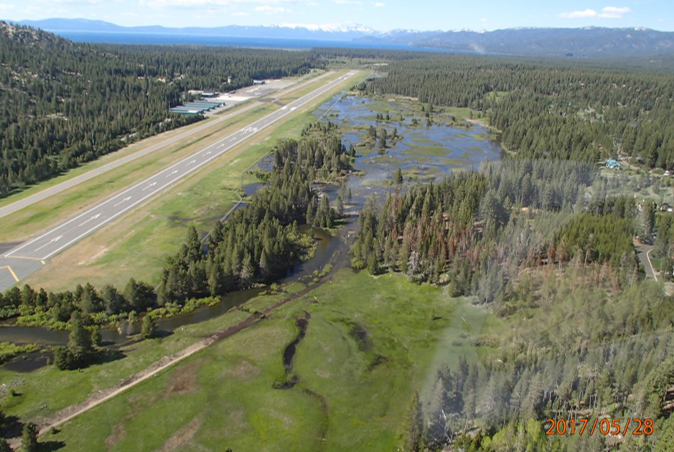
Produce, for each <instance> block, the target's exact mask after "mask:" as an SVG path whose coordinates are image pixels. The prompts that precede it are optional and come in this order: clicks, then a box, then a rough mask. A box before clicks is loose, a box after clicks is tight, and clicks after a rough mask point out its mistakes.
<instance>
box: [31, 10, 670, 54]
mask: <svg viewBox="0 0 674 452" xmlns="http://www.w3.org/2000/svg"><path fill="white" fill-rule="evenodd" d="M21 24H22V25H30V26H33V27H38V28H43V29H45V30H47V31H53V32H56V33H58V32H68V31H69V32H96V33H100V32H104V33H157V34H171V35H200V36H224V37H237V38H238V37H241V38H278V39H313V40H324V41H336V42H345V44H344V46H345V47H348V44H346V43H348V42H350V41H361V42H371V43H372V45H373V46H376V45H377V44H376V43H388V44H390V43H393V44H403V45H408V46H412V47H415V46H416V47H430V48H439V49H443V50H451V51H469V52H479V53H483V52H486V53H490V52H493V53H505V54H515V55H551V56H554V55H557V56H560V55H566V56H612V57H615V56H623V57H624V56H643V55H656V54H663V53H671V52H674V33H671V32H661V31H656V30H651V29H647V28H641V27H636V28H601V27H584V28H532V27H521V28H511V29H505V30H494V31H484V30H481V31H471V30H455V31H447V32H444V31H439V30H437V31H418V30H410V29H402V30H390V31H384V32H382V31H376V30H373V29H371V28H369V27H366V26H364V25H360V24H353V23H349V24H298V23H282V24H277V25H268V26H241V25H228V26H224V27H214V28H199V27H189V28H166V27H161V26H146V27H120V26H118V25H115V24H111V23H108V22H102V21H91V20H85V19H46V20H40V21H24V22H21Z"/></svg>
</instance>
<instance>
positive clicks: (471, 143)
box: [0, 94, 502, 372]
mask: <svg viewBox="0 0 674 452" xmlns="http://www.w3.org/2000/svg"><path fill="white" fill-rule="evenodd" d="M382 104H383V105H382ZM382 107H384V108H386V107H387V106H386V103H382V101H376V102H375V101H373V100H371V99H369V98H365V97H360V96H351V95H350V96H345V97H342V95H341V94H340V95H338V96H335V97H334V98H333V99H331V100H330V101H328V102H327V103H325V104H324V105H323V106H322V107H320V108H318V109H317V110H316V111H315V115H316V116H317V117H320V116H323V115H324V114H325V115H326V116H327V119H328V120H330V121H332V122H333V123H336V124H338V125H340V126H342V127H343V128H344V130H347V132H346V133H345V134H344V135H343V140H344V144H345V145H346V147H347V148H348V147H349V145H351V144H353V145H354V146H356V147H358V145H359V143H362V142H364V140H365V138H366V135H367V128H369V126H370V125H372V126H374V127H376V128H381V127H382V126H383V127H385V128H386V129H388V130H389V131H390V130H392V129H393V127H394V126H395V127H396V129H397V133H398V135H399V136H401V137H402V139H400V140H398V141H396V142H395V144H393V145H392V146H390V147H389V148H388V149H386V152H384V153H380V152H378V151H376V150H367V149H364V148H362V147H360V148H358V157H357V158H356V160H355V164H354V169H355V170H357V173H355V174H354V175H353V176H351V177H349V179H348V181H347V186H348V188H349V189H351V193H352V200H351V202H350V203H349V204H348V205H347V206H346V212H347V213H350V215H349V218H350V223H348V224H347V225H346V226H345V227H344V228H342V230H341V231H340V233H339V234H338V235H337V236H333V235H331V234H330V233H329V232H327V231H324V230H322V229H316V228H314V229H305V232H311V233H312V234H313V236H314V239H315V240H316V252H315V255H314V257H313V258H312V259H310V260H309V261H307V262H305V263H303V264H302V265H299V266H298V267H297V268H295V270H294V272H292V273H291V274H289V275H288V276H287V277H286V278H285V279H284V280H283V281H280V283H290V282H293V281H297V280H302V279H303V278H311V277H313V276H312V275H313V273H314V271H316V270H318V271H320V270H321V269H323V268H324V267H325V266H326V265H327V264H328V263H335V262H334V259H333V257H335V256H339V257H338V258H339V259H345V258H347V253H346V252H345V247H346V240H345V237H346V236H347V234H348V233H349V232H350V231H352V230H353V229H354V228H355V219H356V218H357V217H356V214H357V212H358V211H359V210H360V208H361V207H362V205H363V203H364V201H365V198H366V197H367V196H370V195H372V194H374V195H375V196H377V197H383V196H384V195H385V194H386V193H387V192H389V191H393V190H395V187H394V186H392V185H391V184H390V183H389V181H391V180H392V178H393V173H394V171H396V170H398V169H401V170H402V171H403V173H404V174H405V176H406V178H407V181H409V182H415V181H418V182H423V181H430V180H439V179H441V178H443V177H445V176H447V175H448V174H450V173H452V172H454V171H465V170H467V169H471V168H475V169H477V167H478V165H479V164H480V162H482V161H483V160H491V161H500V159H501V153H502V150H501V147H500V145H499V144H498V143H494V142H492V141H490V140H489V139H487V136H488V133H487V130H486V129H485V128H483V127H481V126H479V125H472V126H471V127H469V128H464V127H452V126H449V125H446V124H444V123H441V122H440V123H438V124H434V125H432V126H430V127H419V126H417V125H414V126H413V125H412V124H411V121H412V116H410V115H411V113H410V112H405V111H403V114H404V115H405V116H409V118H408V119H406V120H403V121H399V122H395V123H384V124H382V123H381V122H378V121H377V120H376V115H375V113H374V110H375V109H378V110H381V109H382ZM388 107H390V111H391V112H396V111H401V109H400V106H399V105H398V104H397V103H396V102H395V101H393V100H391V101H388ZM328 110H329V111H328ZM326 112H327V113H326ZM396 114H397V113H396ZM419 121H421V118H419ZM269 161H270V160H269V159H265V160H263V161H262V162H261V164H260V166H261V167H267V168H268V166H269ZM263 186H264V184H261V183H256V184H251V185H249V186H247V187H246V188H245V192H246V195H247V196H250V195H252V194H253V193H254V192H255V191H257V190H258V189H260V188H261V187H263ZM322 191H323V192H324V193H326V194H328V196H329V197H330V198H331V200H334V198H336V196H337V192H338V190H337V188H336V187H327V188H326V187H322ZM244 205H245V204H244ZM338 250H341V251H343V252H340V253H337V251H338ZM331 261H332V262H331ZM261 292H263V289H250V290H243V291H238V292H234V293H231V294H228V295H226V296H224V297H223V298H222V302H221V303H219V304H217V305H216V306H211V307H202V308H199V309H197V310H195V311H193V312H191V313H188V314H181V315H177V316H175V317H171V318H167V319H161V320H159V321H158V322H157V323H158V327H159V329H160V330H161V331H165V332H172V331H175V330H177V329H179V328H181V327H183V326H185V325H190V324H194V323H199V322H203V321H205V320H208V319H211V318H214V317H218V316H221V315H223V314H225V313H227V312H228V311H229V310H231V309H232V308H235V307H237V306H240V305H242V304H244V303H246V302H247V301H248V300H250V299H251V298H253V297H255V296H257V295H259V294H260V293H261ZM139 330H140V322H136V323H135V324H133V325H130V324H122V325H121V326H120V327H119V328H117V329H112V328H111V329H105V330H102V331H101V335H102V339H103V343H104V345H108V346H116V345H120V344H123V343H126V342H127V341H129V340H131V339H130V338H129V336H133V335H134V334H136V333H138V332H139ZM0 342H13V343H17V344H39V345H45V346H52V345H64V344H66V343H67V342H68V332H67V331H56V330H49V329H46V328H41V327H21V326H15V325H12V324H11V322H5V323H4V325H0ZM48 358H49V354H48V353H30V354H25V355H23V356H20V357H17V358H15V359H13V360H11V361H10V362H8V363H6V364H5V365H4V366H5V367H6V368H7V369H11V370H15V371H19V372H26V371H32V370H35V369H37V368H39V367H41V366H43V365H45V364H46V362H47V359H48Z"/></svg>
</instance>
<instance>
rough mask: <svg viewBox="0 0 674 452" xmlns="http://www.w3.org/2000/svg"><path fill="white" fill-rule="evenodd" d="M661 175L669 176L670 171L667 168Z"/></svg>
mask: <svg viewBox="0 0 674 452" xmlns="http://www.w3.org/2000/svg"><path fill="white" fill-rule="evenodd" d="M662 175H663V176H665V177H669V176H670V175H671V173H670V172H669V170H667V171H665V172H664V173H663V174H662Z"/></svg>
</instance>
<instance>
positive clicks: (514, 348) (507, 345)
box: [422, 265, 674, 452]
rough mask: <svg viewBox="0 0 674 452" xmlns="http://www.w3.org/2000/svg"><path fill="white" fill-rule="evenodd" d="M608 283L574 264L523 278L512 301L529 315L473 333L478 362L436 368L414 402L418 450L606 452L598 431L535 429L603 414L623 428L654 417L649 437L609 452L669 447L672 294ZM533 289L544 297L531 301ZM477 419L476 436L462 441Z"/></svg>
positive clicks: (598, 271) (603, 274)
mask: <svg viewBox="0 0 674 452" xmlns="http://www.w3.org/2000/svg"><path fill="white" fill-rule="evenodd" d="M607 277H608V278H607ZM607 281H610V271H607V270H606V269H605V268H602V267H601V266H582V265H581V266H578V267H571V268H570V269H569V270H567V271H566V272H565V273H564V275H563V276H562V277H555V276H550V275H547V276H546V277H545V278H539V277H537V276H532V277H526V278H523V280H522V283H521V284H520V285H519V287H518V293H517V294H516V295H514V296H513V300H518V301H520V302H522V301H526V300H528V301H529V302H528V304H526V306H527V307H528V309H529V312H530V314H529V315H528V316H519V317H518V319H519V320H518V322H517V328H511V329H508V330H507V332H505V331H503V332H499V333H498V334H496V333H490V332H489V333H486V334H483V335H482V336H480V337H479V338H478V340H477V342H476V344H475V346H485V345H488V346H490V347H491V348H490V351H489V352H488V354H485V355H484V359H480V360H478V361H474V362H470V363H469V362H467V361H466V360H465V359H463V358H462V359H460V360H459V362H458V365H456V366H455V367H454V368H452V369H450V368H448V367H443V368H441V369H440V370H439V371H438V373H437V375H436V378H435V383H434V385H433V386H432V388H431V391H430V396H429V397H428V399H427V401H426V403H425V405H424V406H423V412H424V413H425V417H424V421H425V422H424V424H423V425H424V429H423V431H424V435H423V437H422V439H423V440H424V441H425V444H426V445H427V446H428V447H429V448H430V449H431V450H440V449H439V448H440V447H442V446H443V445H444V444H447V443H448V442H449V441H450V440H453V441H454V444H455V447H456V449H455V450H473V451H517V450H552V451H588V452H589V451H595V450H605V449H604V448H605V447H606V443H605V442H604V441H605V440H606V437H605V436H603V435H594V436H590V435H589V434H585V435H583V436H582V437H581V436H580V435H578V434H576V435H563V436H546V435H545V434H544V431H545V430H544V428H543V427H544V424H545V422H546V420H547V419H550V418H553V419H565V420H569V419H578V418H590V419H594V418H595V417H601V416H607V417H609V418H620V419H623V422H622V427H623V428H624V427H625V422H626V420H625V419H626V418H628V417H630V418H641V419H644V418H650V419H654V424H653V427H654V434H653V435H651V436H632V435H628V436H627V437H626V438H625V439H624V440H621V441H619V442H617V443H616V442H614V448H616V449H618V448H619V450H627V451H637V450H638V451H665V450H671V447H672V446H674V437H673V436H672V435H671V429H672V427H673V426H672V419H673V418H671V417H670V416H669V415H670V412H671V408H668V405H667V402H666V401H667V400H668V394H667V393H668V392H669V391H671V390H672V386H673V385H674V364H673V361H672V359H671V357H670V353H669V351H668V350H669V349H670V347H671V346H672V341H673V340H674V334H673V331H672V325H673V324H674V316H673V314H672V311H671V309H670V306H671V298H669V297H667V296H666V295H664V294H663V292H662V290H661V288H660V287H659V286H658V285H657V284H654V283H652V282H648V281H643V282H641V283H637V284H635V285H634V286H632V287H630V288H629V289H627V290H625V291H622V292H620V293H617V294H616V293H614V292H612V291H611V290H610V288H609V287H607V286H606V282H607ZM607 288H608V289H609V290H607ZM541 290H542V291H549V292H550V293H551V295H550V298H547V299H545V298H543V297H539V296H537V295H536V292H537V291H541ZM532 300H533V301H532ZM590 300H591V302H590ZM532 308H535V309H532ZM477 420H479V425H480V426H481V428H480V431H479V433H478V434H477V435H475V434H471V435H465V436H463V432H465V431H466V427H468V430H471V429H472V426H474V425H476V421H477ZM586 433H588V432H586ZM462 447H465V449H462Z"/></svg>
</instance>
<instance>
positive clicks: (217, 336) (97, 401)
mask: <svg viewBox="0 0 674 452" xmlns="http://www.w3.org/2000/svg"><path fill="white" fill-rule="evenodd" d="M345 249H348V247H346V248H345ZM338 253H339V251H338ZM344 262H345V259H338V263H337V264H336V265H334V266H333V268H332V270H330V272H329V273H328V274H327V275H326V276H325V277H323V278H322V279H321V280H320V281H319V282H318V283H317V284H314V285H312V286H310V287H306V288H304V289H302V290H301V291H299V292H297V293H294V294H292V295H290V296H288V297H286V298H284V299H282V300H280V301H278V302H276V303H275V304H273V305H271V306H269V307H267V308H265V309H262V310H261V311H258V312H256V313H254V314H252V315H251V316H249V317H247V318H246V319H245V320H242V321H241V322H239V323H237V324H236V325H233V326H230V327H229V328H226V329H224V330H222V331H218V332H216V333H214V334H212V335H210V336H209V337H207V338H205V339H202V340H201V341H199V342H197V343H195V344H192V345H191V346H189V347H187V348H185V349H184V350H181V351H179V352H177V353H174V354H172V355H169V356H165V357H163V358H162V359H160V360H159V361H157V362H155V363H153V364H151V365H150V366H149V367H148V368H146V369H145V370H143V371H141V372H138V373H136V374H135V375H132V376H131V377H129V378H127V379H126V380H124V381H122V382H121V383H119V384H118V385H115V386H113V387H111V388H109V389H106V390H104V391H99V392H97V393H95V394H91V395H90V396H89V397H88V398H87V399H86V400H84V401H83V402H81V403H78V404H76V405H71V406H69V407H67V408H64V409H62V410H60V411H58V412H56V413H54V414H53V415H51V416H49V417H47V418H46V419H43V420H42V421H40V422H39V423H38V429H39V434H40V435H43V434H44V433H46V432H48V431H49V430H50V429H51V428H52V427H58V426H60V425H62V424H64V423H66V422H68V421H70V420H72V419H74V418H75V417H77V416H79V415H80V414H83V413H86V412H87V411H89V410H91V409H92V408H95V407H97V406H98V405H101V404H103V403H105V402H107V401H108V400H110V399H112V398H113V397H116V396H117V395H119V394H121V393H123V392H124V391H127V390H129V389H130V388H133V387H134V386H136V385H137V384H139V383H141V382H143V381H145V380H147V379H148V378H150V377H153V376H155V375H157V374H159V373H160V372H162V371H163V370H166V369H168V368H169V367H171V366H173V365H175V364H177V363H179V362H181V361H183V360H184V359H186V358H188V357H190V356H192V355H194V354H195V353H197V352H199V351H201V350H204V349H205V348H208V347H210V346H212V345H213V344H216V343H217V342H220V341H221V340H223V339H227V338H228V337H230V336H233V335H234V334H236V333H238V332H240V331H242V330H245V329H246V328H248V327H250V326H251V325H253V324H254V323H255V322H256V321H258V320H262V319H264V318H266V316H267V314H269V313H271V312H273V311H275V310H276V309H278V308H280V307H282V306H285V305H286V304H288V303H290V302H292V301H295V300H297V299H299V298H301V297H303V296H305V295H306V294H308V293H309V292H311V291H312V290H315V289H317V288H318V287H320V286H322V285H323V284H325V283H326V282H328V281H330V280H331V279H332V278H333V277H334V275H335V274H336V273H337V271H339V269H341V268H342V266H343V264H344ZM19 444H20V439H19V438H14V439H12V440H11V441H10V446H11V447H13V448H16V447H18V445H19Z"/></svg>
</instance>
